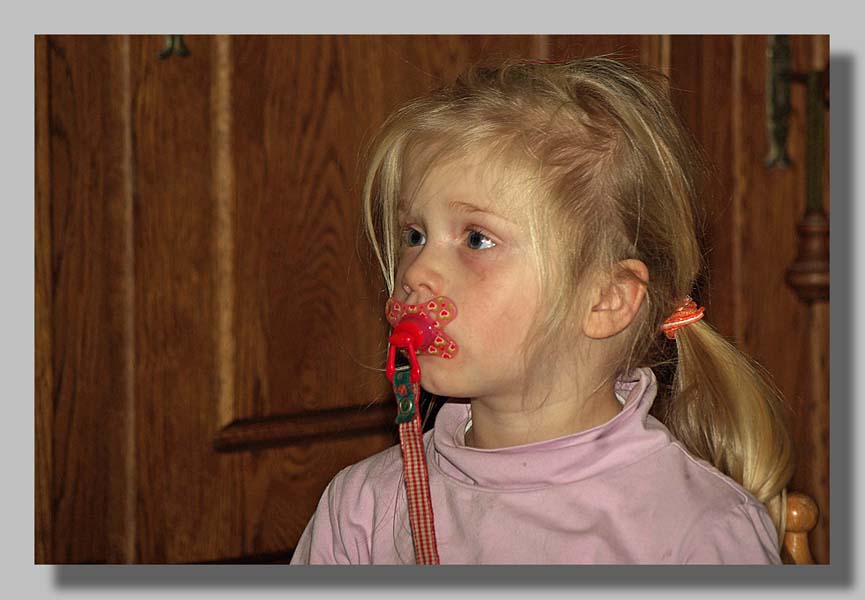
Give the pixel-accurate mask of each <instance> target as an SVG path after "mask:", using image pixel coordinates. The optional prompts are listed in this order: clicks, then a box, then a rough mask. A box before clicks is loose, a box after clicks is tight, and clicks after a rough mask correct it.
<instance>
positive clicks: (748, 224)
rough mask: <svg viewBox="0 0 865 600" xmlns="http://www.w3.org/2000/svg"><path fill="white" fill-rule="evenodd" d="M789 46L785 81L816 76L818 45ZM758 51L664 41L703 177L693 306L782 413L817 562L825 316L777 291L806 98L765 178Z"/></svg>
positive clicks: (792, 240)
mask: <svg viewBox="0 0 865 600" xmlns="http://www.w3.org/2000/svg"><path fill="white" fill-rule="evenodd" d="M791 41H792V48H793V52H794V69H798V70H805V69H808V68H814V67H813V64H814V62H810V63H809V57H810V58H811V59H812V61H813V54H814V52H815V51H816V52H819V49H817V50H815V44H816V45H818V46H819V38H815V37H812V36H792V40H791ZM766 43H767V40H766V36H672V40H671V69H670V76H671V89H672V95H673V99H674V101H675V102H676V105H677V107H678V108H679V110H680V111H681V112H682V114H683V116H684V117H685V120H686V122H687V124H688V125H689V127H690V128H691V130H692V131H693V132H694V134H695V136H696V138H697V140H698V142H699V143H700V144H701V146H702V147H703V149H704V150H705V152H706V155H707V157H708V159H709V160H710V162H711V166H712V171H713V172H712V174H711V179H710V184H711V185H710V188H709V192H710V193H709V195H708V196H707V200H708V202H709V205H708V209H709V212H708V229H707V236H706V248H707V250H708V254H707V259H708V265H707V266H708V277H707V278H705V279H704V280H703V281H701V282H700V287H699V289H698V290H697V295H698V296H699V297H701V298H702V300H703V302H704V304H705V305H706V307H707V314H708V315H709V319H710V320H711V322H712V324H713V325H714V326H715V327H717V328H718V330H719V331H720V332H721V333H722V334H723V335H725V336H727V337H728V338H729V339H731V340H732V341H734V342H735V343H736V344H737V345H738V346H739V347H740V348H741V349H743V350H744V351H745V352H746V353H748V354H750V355H751V356H753V357H754V358H755V359H756V360H757V361H758V362H759V363H760V364H762V365H763V366H764V367H766V369H767V370H768V371H769V373H770V374H771V376H772V377H773V379H774V380H775V382H776V383H777V384H778V386H779V388H780V389H781V391H782V393H783V394H784V396H785V399H786V401H787V403H788V405H789V406H790V407H791V410H792V413H793V425H794V437H795V440H796V448H797V453H798V465H797V471H796V475H795V477H794V479H793V481H792V483H791V488H792V489H795V490H798V491H803V492H805V493H807V494H809V495H811V496H812V497H813V498H814V499H815V500H816V501H817V503H818V505H819V506H820V508H821V511H822V517H821V520H820V522H819V523H818V527H817V529H816V530H815V532H814V533H813V534H812V549H813V551H814V556H815V559H816V560H817V561H818V562H827V561H828V523H829V515H828V500H829V498H828V466H829V464H828V435H829V434H828V420H827V419H828V389H829V388H828V354H827V353H828V305H825V307H824V306H821V305H817V306H816V307H813V308H809V307H808V306H807V305H806V304H804V303H802V301H801V300H800V299H799V298H798V297H797V296H796V294H795V293H794V292H793V291H792V290H791V289H790V288H789V287H788V286H787V284H786V282H785V280H784V277H785V272H786V270H787V268H788V267H789V266H790V265H791V264H792V262H793V261H794V259H795V256H796V249H797V244H798V240H797V237H796V225H797V224H798V222H799V220H800V219H801V217H802V215H803V213H804V206H805V172H804V157H805V153H804V144H805V95H804V89H803V88H802V87H799V86H794V87H793V90H792V113H791V119H790V123H789V127H790V132H789V139H788V145H787V147H788V152H789V154H790V156H791V158H792V159H793V164H792V165H791V167H790V168H788V169H777V168H776V169H767V168H766V166H765V165H764V159H765V157H766V155H767V154H768V142H767V133H766V131H767V128H766V90H765V88H766ZM816 62H817V63H818V64H819V62H820V60H819V58H818V59H817V60H816ZM827 118H828V117H827ZM827 123H828V121H827ZM827 131H828V127H827ZM826 158H827V160H826V162H827V164H828V145H827V155H826ZM824 188H825V190H826V194H827V195H828V187H827V186H824ZM826 205H827V209H828V199H827V202H826ZM824 313H825V314H824ZM821 315H823V316H821ZM816 321H819V322H820V324H816ZM815 336H817V338H821V337H822V341H821V339H815ZM821 365H822V366H821ZM824 421H825V422H824Z"/></svg>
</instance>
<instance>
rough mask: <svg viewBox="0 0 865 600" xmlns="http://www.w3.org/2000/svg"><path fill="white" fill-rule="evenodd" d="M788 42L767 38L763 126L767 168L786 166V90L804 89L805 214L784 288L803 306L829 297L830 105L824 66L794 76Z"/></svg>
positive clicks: (787, 122)
mask: <svg viewBox="0 0 865 600" xmlns="http://www.w3.org/2000/svg"><path fill="white" fill-rule="evenodd" d="M791 64H792V61H791V59H790V41H789V36H786V35H770V36H769V40H768V46H767V70H766V117H767V123H766V128H767V132H768V136H769V155H768V156H767V157H766V160H765V164H766V167H767V168H773V167H778V168H787V167H789V166H790V164H791V161H790V157H789V156H788V155H787V134H788V131H789V119H790V112H791V110H790V90H791V87H792V84H793V83H799V84H803V85H805V87H806V89H807V92H806V93H807V103H806V109H805V121H806V131H805V190H806V195H805V200H806V202H805V215H804V216H803V218H802V220H801V221H800V222H799V225H798V227H797V230H798V233H799V249H798V255H797V257H796V260H795V262H794V263H793V264H792V265H791V266H790V268H789V269H788V270H787V277H786V280H787V284H788V285H789V286H790V287H791V288H793V290H794V291H795V292H796V294H797V295H798V296H799V298H800V299H802V300H803V301H805V302H814V301H821V300H822V301H825V300H828V299H829V218H828V216H827V215H826V212H825V210H824V209H823V153H824V147H825V143H826V139H825V137H826V135H825V118H826V110H827V109H828V107H829V67H828V65H827V66H826V68H825V69H822V70H813V71H807V72H796V71H793V70H792V68H791Z"/></svg>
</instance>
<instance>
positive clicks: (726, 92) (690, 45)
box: [670, 35, 736, 337]
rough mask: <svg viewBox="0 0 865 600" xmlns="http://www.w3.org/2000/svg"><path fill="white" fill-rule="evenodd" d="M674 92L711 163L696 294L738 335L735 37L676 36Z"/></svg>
mask: <svg viewBox="0 0 865 600" xmlns="http://www.w3.org/2000/svg"><path fill="white" fill-rule="evenodd" d="M670 46H671V50H670V56H671V58H670V61H671V63H670V95H671V98H672V100H673V104H674V105H675V107H676V109H677V110H678V111H679V113H680V114H681V115H682V118H683V119H684V121H685V124H686V126H687V127H688V129H689V130H690V131H691V133H692V134H693V136H694V138H695V139H696V141H697V143H698V144H699V146H700V149H701V151H702V152H703V153H704V155H705V158H706V160H707V163H708V165H707V166H708V167H709V173H707V180H706V181H705V184H704V197H703V199H702V200H703V205H704V207H705V212H706V217H705V222H706V227H705V231H704V232H703V240H702V244H703V249H704V253H705V255H704V256H705V266H706V268H705V270H704V272H703V273H702V274H701V277H700V278H699V279H698V281H697V283H696V286H695V289H694V290H693V294H692V297H693V298H695V300H697V302H699V303H700V304H701V305H702V306H705V307H706V314H707V317H706V318H707V320H708V321H709V322H711V323H712V325H713V326H714V327H716V328H717V329H718V330H719V331H720V332H721V333H722V334H724V335H726V336H728V337H734V335H735V328H734V311H735V296H734V295H733V294H732V292H733V290H734V289H735V286H734V284H733V280H734V273H735V270H734V265H735V264H736V263H735V261H734V258H733V252H734V244H733V241H734V240H735V239H736V234H735V229H734V222H735V214H736V213H735V206H734V201H735V198H734V186H735V183H734V177H733V171H732V169H731V163H732V143H733V139H734V136H735V135H736V129H735V127H734V124H733V118H734V116H733V94H734V88H733V82H732V74H733V69H732V60H733V56H732V38H731V37H730V36H691V35H687V36H685V35H676V36H671V41H670Z"/></svg>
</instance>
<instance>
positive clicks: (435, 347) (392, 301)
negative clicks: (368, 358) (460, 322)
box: [385, 296, 459, 359]
mask: <svg viewBox="0 0 865 600" xmlns="http://www.w3.org/2000/svg"><path fill="white" fill-rule="evenodd" d="M385 315H386V316H387V320H388V322H389V323H390V324H391V326H392V327H393V328H394V335H395V334H397V333H401V334H402V337H400V338H399V339H402V338H403V337H404V338H405V339H407V340H410V341H411V342H413V343H412V345H413V346H414V348H415V352H416V353H417V354H429V355H431V356H441V357H442V358H445V359H448V358H453V357H454V355H456V353H457V352H458V351H459V347H458V346H457V344H456V342H455V341H454V340H453V339H451V338H450V336H448V335H447V334H446V333H444V331H442V330H443V329H444V328H445V327H446V326H447V325H448V323H450V322H451V321H453V320H454V319H455V318H456V316H457V307H456V304H455V303H454V301H453V300H451V299H450V298H447V297H445V296H437V297H435V298H433V299H431V300H428V301H427V302H424V303H422V304H406V303H404V302H400V301H399V300H397V299H396V298H393V297H391V298H389V299H388V301H387V305H386V307H385ZM394 335H392V336H391V338H394ZM405 336H408V337H405ZM395 341H396V342H397V343H398V341H399V340H398V339H397V340H393V339H392V341H391V343H394V342H395ZM399 345H400V346H403V344H399ZM403 347H404V346H403Z"/></svg>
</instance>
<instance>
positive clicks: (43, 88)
mask: <svg viewBox="0 0 865 600" xmlns="http://www.w3.org/2000/svg"><path fill="white" fill-rule="evenodd" d="M35 71H36V82H35V94H36V109H35V127H36V155H35V163H36V164H35V176H36V177H35V186H36V206H35V217H36V218H35V228H34V237H35V239H34V241H35V244H36V249H35V263H34V264H35V273H34V286H35V289H34V301H35V304H34V317H35V338H36V339H35V357H34V360H35V363H34V368H35V373H34V376H35V392H36V398H35V400H36V405H35V413H34V426H35V437H34V453H35V455H34V461H35V479H34V511H35V523H34V525H35V532H34V554H35V556H34V560H35V562H36V563H37V564H45V563H49V562H52V561H53V553H52V544H51V540H52V537H53V536H52V533H53V514H52V513H53V510H52V504H53V503H52V498H53V494H52V479H53V477H52V472H53V467H54V465H53V462H52V460H51V458H52V454H53V451H52V450H53V448H52V446H53V443H52V442H53V436H52V430H53V426H52V423H53V412H54V411H53V402H52V400H53V397H52V390H53V387H54V382H53V373H52V368H51V367H52V359H51V356H52V343H51V333H52V330H53V327H52V320H51V306H52V303H53V293H52V287H53V285H52V269H51V256H52V252H51V154H50V144H49V125H48V111H49V94H50V80H49V77H48V71H49V65H48V38H47V36H44V35H39V36H36V39H35Z"/></svg>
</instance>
